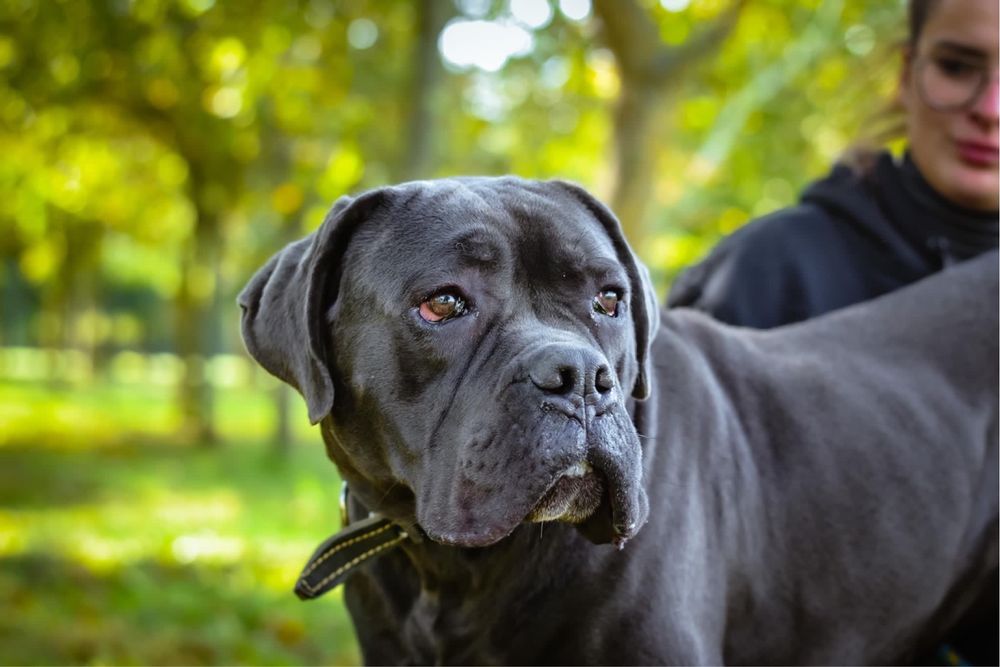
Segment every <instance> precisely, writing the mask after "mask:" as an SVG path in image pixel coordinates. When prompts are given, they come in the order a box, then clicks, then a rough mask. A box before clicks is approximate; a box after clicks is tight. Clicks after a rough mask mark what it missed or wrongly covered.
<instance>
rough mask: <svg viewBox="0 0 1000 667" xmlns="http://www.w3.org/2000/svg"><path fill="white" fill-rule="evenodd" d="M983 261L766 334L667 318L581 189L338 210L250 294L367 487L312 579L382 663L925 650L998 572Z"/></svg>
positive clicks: (483, 183) (820, 659)
mask: <svg viewBox="0 0 1000 667" xmlns="http://www.w3.org/2000/svg"><path fill="white" fill-rule="evenodd" d="M997 273H998V272H997V256H996V254H995V253H994V254H992V255H989V256H987V257H985V258H982V259H979V260H975V261H972V262H970V263H967V264H964V265H961V266H958V267H956V268H953V269H949V270H947V271H945V272H943V273H942V274H940V275H938V276H936V277H933V278H930V279H927V280H925V281H923V282H921V283H918V284H916V285H914V286H913V287H910V288H907V289H904V290H902V291H900V292H897V293H895V294H892V295H889V296H886V297H883V298H881V299H878V300H876V301H873V302H870V303H868V304H862V305H860V306H855V307H852V308H848V309H845V310H843V311H840V312H838V313H834V314H831V315H828V316H826V317H822V318H819V319H816V320H812V321H810V322H807V323H805V324H800V325H796V326H791V327H787V328H784V329H777V330H773V331H769V332H758V331H750V330H742V329H735V328H729V327H726V326H723V325H720V324H718V323H715V322H713V321H711V320H709V319H708V318H705V317H703V316H701V315H700V314H698V313H695V312H689V311H670V312H667V313H660V312H658V310H657V308H656V298H655V294H654V293H653V291H652V288H651V285H650V282H649V278H648V275H647V272H646V270H645V268H644V267H643V266H642V265H641V264H640V263H639V262H638V261H637V260H636V258H635V256H634V255H633V253H632V251H631V250H630V249H629V247H628V245H627V244H626V242H625V239H624V237H623V236H622V234H621V230H620V226H619V224H618V222H617V221H616V219H615V218H614V216H613V215H612V214H611V213H610V211H608V209H607V208H605V207H604V206H603V205H602V204H600V203H599V202H598V201H597V200H595V199H594V198H593V197H591V196H590V195H588V194H587V193H586V192H584V191H583V190H581V189H580V188H578V187H577V186H574V185H570V184H567V183H563V182H557V181H553V182H534V181H525V180H520V179H516V178H496V179H489V178H476V179H449V180H442V181H423V182H416V183H408V184H404V185H400V186H395V187H388V188H381V189H377V190H373V191H370V192H367V193H365V194H362V195H361V196H358V197H356V198H344V199H342V200H340V201H338V202H337V203H336V204H335V205H334V207H333V209H332V210H331V211H330V213H329V215H328V216H327V218H326V220H325V222H324V223H323V225H322V226H321V227H320V228H319V230H317V231H316V232H315V233H314V234H312V235H310V236H308V237H306V238H305V239H302V240H301V241H299V242H297V243H293V244H291V245H289V246H288V247H286V248H285V249H284V250H282V251H281V252H279V253H278V254H277V255H275V256H274V257H273V258H272V259H271V261H270V262H268V264H267V265H266V266H264V267H263V268H262V269H261V270H260V271H259V272H258V273H257V275H255V276H254V277H253V279H252V280H251V281H250V283H249V284H248V285H247V287H246V288H245V289H244V291H243V293H242V294H241V295H240V305H241V307H242V309H243V336H244V340H245V342H246V345H247V349H248V350H249V352H250V354H251V355H253V357H254V358H255V359H256V360H257V361H258V362H259V363H260V364H261V365H262V366H263V367H264V368H265V369H267V370H268V371H269V372H271V373H272V374H274V375H276V376H277V377H278V378H280V379H281V380H283V381H285V382H287V383H289V384H291V385H292V386H294V387H295V388H296V389H298V391H299V392H300V393H301V394H302V396H303V397H304V398H305V401H306V403H307V405H308V409H309V418H310V420H311V421H312V422H313V423H320V424H321V429H322V434H323V439H324V441H325V443H326V447H327V451H328V453H329V456H330V458H331V459H332V461H333V462H334V463H335V464H336V466H337V467H338V469H339V471H340V474H341V476H342V477H343V478H344V480H345V481H346V482H347V484H348V488H349V490H350V491H349V507H348V517H349V520H350V522H351V525H352V526H354V530H355V531H356V533H355V534H350V535H342V536H338V537H336V538H333V539H332V540H331V541H330V542H328V543H326V544H325V545H324V547H323V548H321V549H320V550H319V551H318V552H317V555H316V556H315V557H314V559H312V560H310V564H309V566H308V567H307V569H306V572H304V579H303V581H302V582H300V583H302V584H303V586H304V588H300V590H299V592H300V594H301V595H303V597H312V596H313V595H314V594H319V593H320V592H322V591H323V590H326V588H328V587H330V586H332V585H334V584H336V583H338V582H339V581H341V580H343V579H345V578H346V588H345V599H346V601H347V604H348V607H349V610H350V612H351V616H352V618H353V621H354V624H355V628H356V630H357V634H358V637H359V640H360V643H361V648H362V651H363V653H364V657H365V660H366V662H369V663H414V662H416V663H436V662H440V663H467V664H488V663H534V664H545V663H561V664H564V663H577V664H591V663H602V664H610V663H614V664H665V663H682V664H693V663H722V662H741V663H746V662H750V663H840V664H847V663H870V662H898V661H902V660H906V659H908V658H910V657H912V656H913V655H917V654H918V652H920V651H923V650H926V648H927V647H929V646H932V645H933V644H934V642H935V641H936V640H937V639H938V638H939V637H940V636H941V635H942V634H943V633H944V632H946V631H947V630H949V629H950V628H951V627H952V626H953V625H954V624H955V623H956V622H957V621H958V620H959V619H961V618H962V616H963V614H966V613H967V612H968V610H969V609H970V608H972V606H973V604H974V602H975V600H976V598H977V595H979V593H980V592H981V591H982V590H984V586H985V585H986V584H985V582H988V581H989V580H990V579H989V578H990V576H991V575H992V576H994V577H995V572H996V568H997V495H998V488H997V486H998V482H997V466H998V461H997V403H998V396H997V382H998V378H997V368H998V363H1000V362H998V352H997V338H998V331H997V289H998V280H997ZM317 530H319V528H317ZM349 530H350V529H349ZM321 537H323V535H320V534H319V533H318V534H317V538H321ZM303 555H304V556H305V554H303ZM993 580H994V581H995V578H994V579H993ZM992 594H993V598H992V607H993V609H994V610H995V607H996V591H995V590H993V592H992ZM987 606H989V605H987ZM986 611H987V612H988V611H989V610H988V609H987V610H986Z"/></svg>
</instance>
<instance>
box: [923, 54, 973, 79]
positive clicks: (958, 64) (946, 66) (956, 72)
mask: <svg viewBox="0 0 1000 667" xmlns="http://www.w3.org/2000/svg"><path fill="white" fill-rule="evenodd" d="M934 64H935V65H936V66H937V68H938V69H939V70H940V71H941V73H942V74H944V75H945V76H947V77H949V78H952V79H961V78H966V77H970V76H974V75H976V74H977V73H978V71H979V67H978V66H977V65H974V64H972V63H970V62H967V61H965V60H960V59H958V58H947V57H939V58H935V59H934Z"/></svg>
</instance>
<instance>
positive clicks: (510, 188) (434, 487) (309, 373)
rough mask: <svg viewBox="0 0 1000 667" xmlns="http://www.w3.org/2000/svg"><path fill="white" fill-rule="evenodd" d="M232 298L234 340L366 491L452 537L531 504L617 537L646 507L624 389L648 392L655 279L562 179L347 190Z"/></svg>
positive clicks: (492, 535) (452, 540) (464, 539)
mask: <svg viewBox="0 0 1000 667" xmlns="http://www.w3.org/2000/svg"><path fill="white" fill-rule="evenodd" d="M239 303H240V306H241V307H242V308H243V326H242V330H243V337H244V340H245V342H246V345H247V349H248V350H249V351H250V354H251V355H253V357H254V358H255V359H256V360H257V361H258V362H259V363H260V364H261V365H262V366H263V367H264V368H265V369H267V370H268V371H269V372H271V373H272V374H274V375H276V376H277V377H278V378H280V379H282V380H284V381H285V382H288V383H289V384H291V385H292V386H294V387H295V388H296V389H298V390H299V392H301V394H302V395H303V397H304V398H305V400H306V403H307V405H308V408H309V418H310V420H311V421H312V422H313V423H317V422H319V421H322V422H323V429H324V437H325V439H326V441H327V445H328V449H329V453H330V456H331V458H332V459H333V460H334V461H335V462H336V463H337V465H338V467H339V468H340V470H341V473H342V474H343V476H344V477H345V479H347V480H348V482H349V483H350V484H351V486H352V490H353V491H354V492H355V493H356V494H358V496H359V498H360V499H361V500H362V501H363V502H364V503H365V504H366V505H367V506H368V507H370V508H372V509H374V510H377V511H380V512H382V513H383V514H385V515H387V516H389V517H390V518H392V519H395V520H396V521H398V522H400V523H402V524H404V525H409V526H412V525H413V524H414V523H417V524H419V526H420V527H421V528H422V529H423V531H424V532H425V533H426V534H427V535H428V536H429V537H430V538H431V539H433V540H435V541H438V542H442V543H446V544H454V545H460V546H483V545H488V544H492V543H494V542H496V541H498V540H500V539H502V538H503V537H505V536H507V535H508V534H510V533H511V532H512V531H513V530H514V529H515V528H516V527H517V526H518V525H519V524H520V523H522V522H524V521H548V520H564V521H570V522H574V523H580V524H582V525H583V526H585V532H586V533H587V534H588V536H590V537H591V538H592V539H597V540H604V539H616V540H619V541H622V540H625V539H628V538H629V537H631V536H632V535H634V534H635V532H636V531H637V530H638V529H639V527H640V526H641V525H642V523H643V522H644V521H645V519H646V515H647V512H648V509H647V501H646V495H645V492H644V490H643V487H642V453H641V449H640V443H639V440H638V437H637V434H636V432H635V428H634V427H633V425H632V422H631V420H630V418H629V414H628V412H627V410H626V401H627V399H628V398H629V396H632V397H635V398H636V399H643V398H645V397H646V395H647V393H648V391H649V389H648V387H649V383H648V374H647V373H648V371H647V369H646V363H647V350H648V346H649V343H650V341H651V339H652V337H653V334H654V331H655V327H656V324H657V318H656V314H655V295H653V293H652V289H651V286H650V283H649V279H648V275H647V273H646V270H645V268H644V267H643V266H642V265H641V264H639V262H638V261H637V260H636V259H635V257H634V256H633V254H632V252H631V251H630V250H629V248H628V245H627V244H626V242H625V239H624V237H623V236H622V233H621V228H620V225H619V224H618V221H617V220H616V219H615V217H614V216H613V215H612V214H611V212H610V211H608V209H607V208H605V207H604V206H603V205H602V204H600V203H599V202H598V201H597V200H595V199H594V198H593V197H591V196H590V195H588V194H587V193H586V192H585V191H584V190H582V189H580V188H579V187H577V186H575V185H571V184H568V183H564V182H557V181H554V182H532V181H524V180H520V179H515V178H496V179H490V178H476V179H449V180H442V181H425V182H416V183H407V184H404V185H400V186H396V187H389V188H382V189H378V190H374V191H370V192H368V193H365V194H363V195H361V196H359V197H357V198H354V199H352V198H344V199H342V200H340V201H338V202H337V203H336V204H335V205H334V207H333V208H332V210H331V211H330V213H329V214H328V216H327V218H326V220H325V221H324V223H323V225H322V226H321V227H320V228H319V229H318V230H317V231H316V232H315V233H314V234H312V235H310V236H309V237H307V238H305V239H303V240H301V241H299V242H297V243H293V244H291V245H289V246H288V247H286V248H285V249H284V250H283V251H281V252H280V253H278V254H277V255H276V256H275V257H273V258H272V259H271V260H270V261H269V262H268V263H267V265H266V266H264V267H263V268H262V269H261V270H260V271H259V272H258V273H257V274H256V275H255V276H254V277H253V279H252V280H251V281H250V283H249V284H248V285H247V287H246V288H245V289H244V290H243V292H242V294H241V295H240V298H239ZM335 398H336V400H334V399H335Z"/></svg>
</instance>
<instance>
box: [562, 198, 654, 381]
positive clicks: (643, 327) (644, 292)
mask: <svg viewBox="0 0 1000 667" xmlns="http://www.w3.org/2000/svg"><path fill="white" fill-rule="evenodd" d="M552 182H553V183H554V184H556V185H558V186H559V187H561V188H564V189H565V190H568V191H569V192H570V194H571V195H573V197H575V198H576V199H578V200H579V201H580V202H581V203H582V204H583V205H584V206H586V207H587V209H588V210H589V211H590V212H591V214H593V216H594V217H595V218H597V221H598V222H600V223H601V226H603V227H604V230H605V231H606V232H607V233H608V236H609V237H610V238H611V243H612V244H613V245H614V247H615V252H616V253H617V255H618V261H619V262H621V264H622V266H623V267H625V271H626V273H628V278H629V283H630V285H629V288H630V290H629V291H630V292H631V293H632V297H631V299H630V301H629V308H630V310H631V311H632V321H633V323H634V324H635V353H636V357H637V361H638V363H639V372H638V375H637V376H636V380H635V386H634V387H633V388H632V396H633V398H636V399H639V400H642V399H645V398H648V397H649V390H650V383H649V377H650V368H649V363H650V361H649V346H650V344H651V343H652V341H653V338H655V337H656V331H657V329H659V328H660V317H659V311H658V306H657V303H658V301H657V298H656V290H655V289H654V288H653V281H652V280H651V279H650V277H649V270H648V269H647V268H646V267H645V265H644V264H643V263H642V262H640V261H639V259H638V258H637V257H636V256H635V253H633V252H632V249H631V248H630V247H629V245H628V241H626V240H625V234H624V233H623V232H622V226H621V223H620V222H619V221H618V218H617V217H615V214H614V213H612V212H611V209H609V208H608V207H607V206H605V205H604V204H602V203H601V202H599V201H598V200H597V199H596V198H595V197H594V196H593V195H591V194H590V193H589V192H587V191H586V190H584V189H583V188H581V187H580V186H579V185H576V184H575V183H569V182H567V181H552Z"/></svg>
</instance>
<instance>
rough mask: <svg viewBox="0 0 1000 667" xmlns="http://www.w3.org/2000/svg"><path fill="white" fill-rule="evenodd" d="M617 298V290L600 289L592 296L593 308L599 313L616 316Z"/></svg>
mask: <svg viewBox="0 0 1000 667" xmlns="http://www.w3.org/2000/svg"><path fill="white" fill-rule="evenodd" d="M619 298H620V297H619V296H618V292H616V291H615V290H610V289H609V290H601V292H600V293H599V294H598V295H597V296H595V297H594V310H595V311H597V312H598V313H600V314H601V315H607V316H609V317H617V316H618V300H619Z"/></svg>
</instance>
